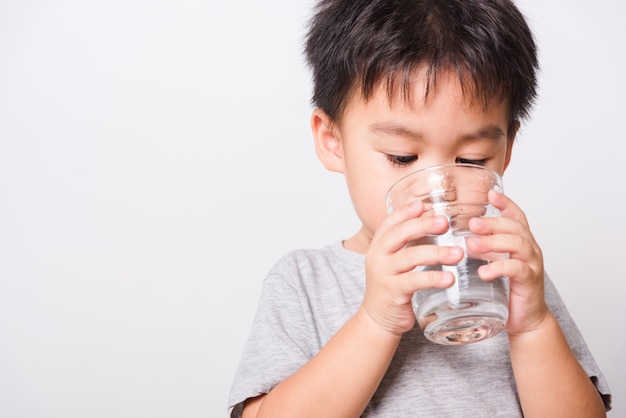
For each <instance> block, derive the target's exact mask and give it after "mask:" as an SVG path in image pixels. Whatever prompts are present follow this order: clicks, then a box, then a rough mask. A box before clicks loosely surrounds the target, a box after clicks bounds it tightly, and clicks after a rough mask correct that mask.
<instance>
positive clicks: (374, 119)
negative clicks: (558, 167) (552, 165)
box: [312, 73, 517, 253]
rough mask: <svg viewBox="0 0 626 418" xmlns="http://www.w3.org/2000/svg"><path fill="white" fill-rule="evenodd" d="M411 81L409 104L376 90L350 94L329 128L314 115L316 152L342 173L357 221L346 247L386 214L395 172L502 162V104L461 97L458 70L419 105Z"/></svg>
mask: <svg viewBox="0 0 626 418" xmlns="http://www.w3.org/2000/svg"><path fill="white" fill-rule="evenodd" d="M418 75H419V74H418ZM415 80H416V81H417V82H415V83H413V84H412V86H413V87H412V91H411V94H412V102H409V101H406V100H404V98H403V97H402V94H401V93H398V94H396V95H395V96H394V99H393V100H392V101H391V102H390V100H389V98H388V95H387V92H386V91H385V89H384V88H380V89H378V90H377V91H376V92H375V93H374V95H373V96H372V97H371V98H370V99H369V100H368V101H365V100H364V99H363V98H362V97H361V96H360V95H358V94H357V95H355V96H354V97H353V98H352V100H351V101H350V102H349V104H348V106H347V107H346V109H345V111H344V113H343V117H342V119H341V121H340V122H339V124H338V125H335V126H334V128H333V127H330V128H329V129H324V126H326V127H327V128H328V123H327V122H328V120H327V119H325V115H324V114H323V112H321V111H316V113H314V115H313V120H312V126H313V133H314V136H315V139H316V146H317V151H318V155H319V157H320V159H321V160H322V162H323V163H324V164H325V165H326V167H327V168H328V169H330V170H332V171H338V172H342V173H343V174H344V175H345V177H346V182H347V185H348V189H349V192H350V196H351V198H352V203H353V205H354V207H355V209H356V212H357V214H358V216H359V218H360V219H361V221H362V223H363V227H362V228H361V230H360V231H359V232H358V233H357V234H356V235H355V236H354V237H352V238H351V239H349V240H348V241H346V242H345V246H346V248H348V249H351V250H353V251H357V252H361V253H364V252H366V251H367V248H368V246H369V243H370V242H371V239H372V237H373V235H374V233H375V231H376V229H377V228H378V226H379V225H380V223H381V222H382V220H383V219H384V218H385V217H386V216H387V211H386V207H385V194H386V192H387V190H388V189H389V187H390V186H391V185H392V184H393V183H394V182H395V181H396V180H398V179H400V178H401V177H403V176H405V175H407V174H409V173H411V172H413V171H416V170H418V169H421V168H425V167H430V166H434V165H438V164H444V163H454V162H470V163H476V164H480V165H484V166H485V167H488V168H491V169H492V170H494V171H497V172H498V173H500V174H502V173H503V172H504V170H505V169H506V167H507V165H508V162H509V158H510V155H511V146H512V144H513V139H514V136H515V132H516V130H517V129H516V126H517V124H515V125H514V126H510V125H511V123H510V119H509V114H508V109H507V106H506V103H496V102H494V103H493V104H491V105H490V106H487V107H485V106H484V105H483V103H482V101H479V100H475V101H473V102H471V103H470V102H469V101H468V100H464V97H463V94H462V92H461V86H460V84H459V82H458V78H457V76H456V75H454V74H452V75H451V74H447V73H444V74H439V75H438V78H437V84H436V88H435V90H434V91H432V92H431V94H430V95H429V97H428V101H427V102H426V103H424V100H423V97H424V86H423V83H421V82H419V80H420V79H419V78H417V77H416V79H415ZM324 120H326V122H324Z"/></svg>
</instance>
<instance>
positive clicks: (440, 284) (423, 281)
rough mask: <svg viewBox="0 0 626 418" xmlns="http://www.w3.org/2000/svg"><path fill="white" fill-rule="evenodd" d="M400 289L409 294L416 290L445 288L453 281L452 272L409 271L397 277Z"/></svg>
mask: <svg viewBox="0 0 626 418" xmlns="http://www.w3.org/2000/svg"><path fill="white" fill-rule="evenodd" d="M399 279H400V281H401V285H400V291H401V292H403V294H406V295H409V294H413V293H415V292H417V291H418V290H424V289H432V288H439V289H445V288H448V287H450V286H452V284H453V283H454V274H452V273H451V272H449V271H441V270H422V271H409V272H407V273H404V274H403V275H402V276H400V277H399Z"/></svg>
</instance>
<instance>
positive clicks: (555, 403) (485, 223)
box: [468, 191, 606, 418]
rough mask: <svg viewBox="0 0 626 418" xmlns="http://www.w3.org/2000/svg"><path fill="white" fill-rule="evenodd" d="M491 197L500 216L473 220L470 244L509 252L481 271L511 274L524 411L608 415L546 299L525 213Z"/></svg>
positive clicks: (514, 357)
mask: <svg viewBox="0 0 626 418" xmlns="http://www.w3.org/2000/svg"><path fill="white" fill-rule="evenodd" d="M490 201H491V203H492V204H493V205H494V206H495V207H497V208H499V209H500V210H501V212H502V217H501V218H482V219H473V220H472V222H471V224H470V228H471V229H472V231H473V232H474V233H476V234H478V235H481V236H480V237H479V238H477V239H472V242H471V243H470V242H468V247H470V249H471V250H472V251H476V252H483V253H484V252H490V251H496V252H507V253H509V254H510V258H509V259H508V260H500V261H496V262H494V263H492V264H490V265H488V266H483V267H481V269H480V270H479V275H480V277H481V278H482V279H484V280H491V279H494V278H496V277H501V276H506V277H509V279H510V285H511V292H510V302H509V320H508V323H507V332H508V335H509V345H510V348H511V364H512V367H513V373H514V376H515V382H516V384H517V389H518V393H519V397H520V403H521V405H522V410H523V411H524V416H526V417H531V418H532V417H549V416H567V417H604V416H606V412H605V409H604V404H603V402H602V398H601V397H600V394H599V393H598V391H597V390H596V388H595V386H594V385H593V383H592V382H591V379H589V377H588V376H587V374H586V373H585V371H584V370H583V368H582V367H581V365H580V364H579V362H578V360H577V359H576V357H575V356H574V354H573V352H572V350H571V349H570V347H569V344H568V343H567V340H566V338H565V335H564V334H563V331H562V329H561V327H560V325H559V324H558V322H557V320H556V318H555V317H554V315H553V314H552V312H550V309H549V308H548V306H547V305H546V303H545V298H544V282H543V280H544V271H543V256H542V253H541V249H540V248H539V246H538V245H537V243H536V242H535V240H534V238H533V236H532V234H531V233H530V229H529V226H528V222H527V220H526V218H525V216H524V214H523V212H522V211H521V210H520V209H519V208H518V207H517V206H516V205H515V204H514V203H513V202H512V201H511V200H510V199H508V198H507V197H505V196H504V195H502V194H499V193H495V192H493V191H492V192H491V193H490Z"/></svg>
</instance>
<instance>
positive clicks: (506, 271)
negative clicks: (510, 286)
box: [478, 259, 534, 282]
mask: <svg viewBox="0 0 626 418" xmlns="http://www.w3.org/2000/svg"><path fill="white" fill-rule="evenodd" d="M478 277H480V278H481V279H482V280H486V281H490V280H494V279H497V278H499V277H510V278H516V281H518V282H519V281H520V280H521V281H522V282H523V281H524V278H527V280H530V278H531V277H534V276H533V275H532V269H531V267H530V266H529V265H528V264H527V263H524V262H523V261H521V260H515V259H507V260H498V261H494V262H491V263H489V264H485V265H482V266H480V267H479V268H478Z"/></svg>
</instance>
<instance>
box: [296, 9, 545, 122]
mask: <svg viewBox="0 0 626 418" xmlns="http://www.w3.org/2000/svg"><path fill="white" fill-rule="evenodd" d="M304 52H305V57H306V60H307V62H308V64H309V66H310V68H311V70H312V72H313V97H312V102H313V105H314V106H316V107H319V108H321V109H322V110H324V111H325V112H326V113H327V114H328V115H329V116H330V117H331V118H333V119H335V120H336V119H338V118H340V117H341V115H342V112H343V111H344V109H345V106H346V104H347V102H348V101H349V99H350V94H353V93H356V92H358V90H357V89H360V93H361V94H362V96H363V97H364V98H365V99H368V98H370V97H371V95H372V93H373V91H374V89H375V88H376V87H377V86H378V84H379V83H381V82H385V83H387V85H386V88H387V91H388V93H389V94H390V95H391V94H394V92H395V91H396V87H397V86H396V83H397V82H398V81H401V86H400V87H401V88H402V91H403V94H404V95H405V98H406V97H408V96H407V94H408V89H409V76H410V75H411V74H412V73H413V72H414V70H416V69H417V68H418V67H420V66H424V67H425V68H426V75H427V80H426V94H425V97H424V100H426V99H427V98H428V93H429V91H431V89H432V87H433V86H434V84H435V83H436V79H437V73H438V72H439V71H441V70H444V71H445V70H448V71H455V72H457V73H458V75H459V79H460V82H461V86H462V88H463V91H464V92H467V91H471V92H472V97H473V98H478V99H480V100H482V101H483V103H485V104H488V103H490V102H491V101H492V100H494V99H499V100H505V101H506V102H507V104H508V106H509V112H510V116H511V118H512V119H519V118H526V117H528V115H529V112H530V109H531V108H532V105H533V103H534V100H535V98H536V96H537V71H538V69H539V64H538V60H537V47H536V44H535V41H534V39H533V34H532V32H531V30H530V28H529V26H528V24H527V22H526V20H525V18H524V16H523V15H522V13H521V12H520V11H519V10H518V8H517V7H516V6H515V5H514V4H513V2H512V1H510V0H321V1H320V2H319V3H318V4H317V6H316V8H315V13H314V15H313V17H312V18H311V21H310V23H309V27H308V33H307V36H306V39H305V47H304Z"/></svg>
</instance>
